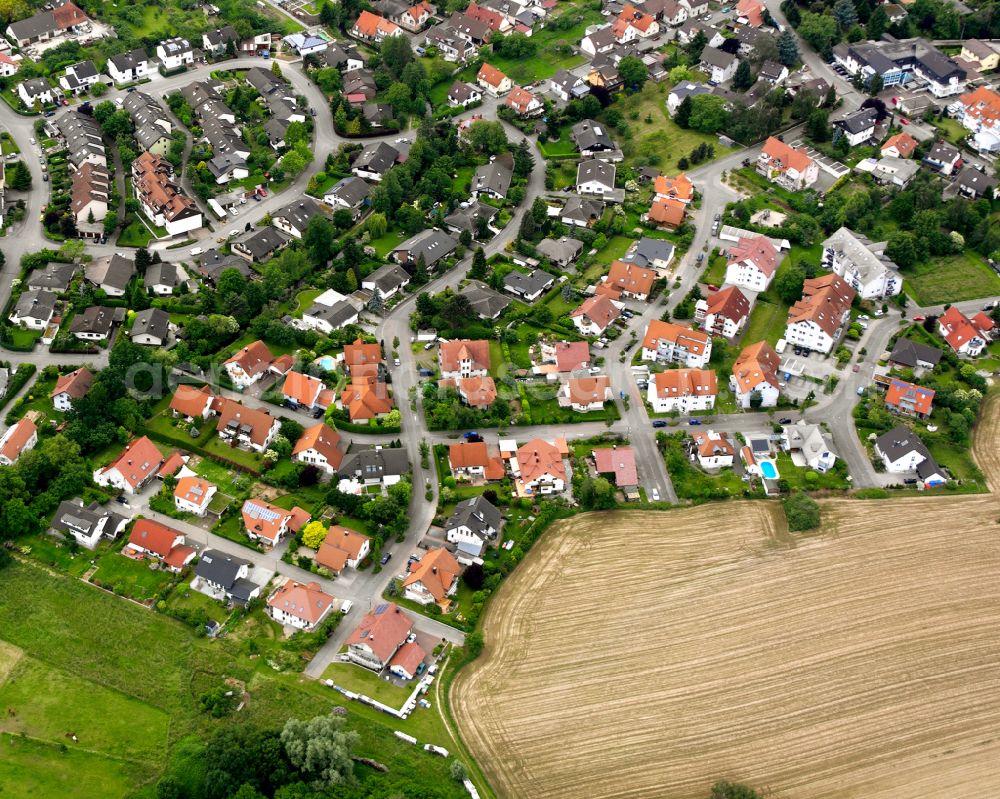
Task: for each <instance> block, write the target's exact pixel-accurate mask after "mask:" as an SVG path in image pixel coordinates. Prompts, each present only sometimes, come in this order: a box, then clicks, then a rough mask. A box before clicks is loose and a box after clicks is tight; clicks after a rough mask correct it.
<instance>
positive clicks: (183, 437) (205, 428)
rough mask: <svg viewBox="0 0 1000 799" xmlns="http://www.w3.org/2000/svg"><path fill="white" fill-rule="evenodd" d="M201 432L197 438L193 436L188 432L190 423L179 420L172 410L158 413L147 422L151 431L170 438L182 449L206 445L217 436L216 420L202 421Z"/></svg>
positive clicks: (147, 426)
mask: <svg viewBox="0 0 1000 799" xmlns="http://www.w3.org/2000/svg"><path fill="white" fill-rule="evenodd" d="M200 425H201V426H200V428H199V429H200V433H199V435H198V437H197V438H191V436H190V434H189V433H188V425H187V424H185V423H184V421H183V420H177V419H175V418H174V417H173V415H172V414H171V413H170V411H163V412H162V413H158V414H157V415H156V416H154V417H153V418H152V419H150V420H149V421H147V422H146V424H145V427H146V429H147V430H149V431H151V432H155V433H158V434H159V435H161V436H165V437H166V438H169V439H170V441H172V442H173V443H174V444H176V445H177V446H178V447H180V448H181V449H184V448H186V447H191V446H197V447H204V446H205V444H207V443H208V441H209V440H210V439H212V438H215V425H216V422H215V420H214V419H213V420H209V421H207V422H200Z"/></svg>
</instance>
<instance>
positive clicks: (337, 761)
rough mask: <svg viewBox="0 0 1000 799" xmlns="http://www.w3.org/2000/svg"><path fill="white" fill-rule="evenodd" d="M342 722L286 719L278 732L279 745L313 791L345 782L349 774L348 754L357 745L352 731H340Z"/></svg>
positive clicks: (320, 718)
mask: <svg viewBox="0 0 1000 799" xmlns="http://www.w3.org/2000/svg"><path fill="white" fill-rule="evenodd" d="M343 724H344V720H343V719H342V718H339V717H338V716H334V715H333V714H330V715H328V716H317V717H316V718H313V719H310V720H309V721H300V720H299V719H289V720H288V721H287V722H285V727H284V729H283V730H282V731H281V743H282V745H283V746H284V747H285V753H286V754H287V755H288V759H289V761H291V763H292V765H293V766H295V767H296V768H297V769H298V770H299V771H300V772H301V773H302V775H303V776H305V777H307V778H311V780H312V782H313V786H314V787H316V788H320V789H322V788H327V787H330V786H333V785H339V784H341V783H344V782H348V781H349V780H350V779H351V777H352V774H353V770H354V763H353V761H352V760H351V752H352V750H353V749H354V747H355V746H356V745H357V743H358V740H359V738H358V734H357V733H356V732H346V731H344V730H343V729H342V727H343Z"/></svg>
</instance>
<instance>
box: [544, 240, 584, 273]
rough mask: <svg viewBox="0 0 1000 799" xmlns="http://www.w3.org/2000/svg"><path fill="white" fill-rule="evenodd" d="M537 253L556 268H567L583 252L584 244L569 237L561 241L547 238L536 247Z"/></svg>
mask: <svg viewBox="0 0 1000 799" xmlns="http://www.w3.org/2000/svg"><path fill="white" fill-rule="evenodd" d="M535 252H536V253H538V255H539V256H540V257H541V258H547V259H548V260H549V261H550V262H551V263H552V264H554V265H555V266H562V267H565V266H569V265H570V264H571V263H574V262H575V261H576V259H577V258H578V257H579V256H580V253H581V252H583V242H582V241H580V240H579V239H574V238H570V237H568V236H563V237H562V238H559V239H549V238H545V239H542V240H541V241H540V242H538V244H537V245H535Z"/></svg>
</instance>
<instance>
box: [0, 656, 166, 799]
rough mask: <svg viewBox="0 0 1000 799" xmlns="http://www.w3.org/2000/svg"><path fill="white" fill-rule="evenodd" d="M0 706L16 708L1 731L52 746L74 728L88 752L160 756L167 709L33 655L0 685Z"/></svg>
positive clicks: (157, 759) (158, 759) (152, 760)
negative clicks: (50, 664) (21, 734)
mask: <svg viewBox="0 0 1000 799" xmlns="http://www.w3.org/2000/svg"><path fill="white" fill-rule="evenodd" d="M0 706H2V707H4V708H9V709H13V710H14V711H15V713H16V715H14V716H11V715H10V713H9V711H8V712H7V713H5V714H4V717H3V718H2V719H0V730H3V731H4V732H12V733H22V732H23V733H25V734H26V735H29V736H30V737H32V738H35V739H40V740H43V741H47V742H49V743H52V744H56V745H58V744H60V743H64V742H66V733H67V732H75V733H76V735H77V737H78V738H79V739H80V740H79V742H78V744H77V745H78V746H79V747H80V748H82V749H86V750H88V751H90V752H95V753H99V754H102V755H107V756H109V757H113V758H121V759H123V760H133V761H140V762H142V763H147V764H150V765H155V764H160V765H162V764H163V763H164V761H165V752H166V745H167V733H168V728H169V724H170V717H169V715H168V714H167V713H165V712H164V711H162V710H159V709H157V708H155V707H152V706H151V705H147V704H145V703H144V702H140V701H138V700H136V699H133V698H131V697H129V696H127V695H125V694H122V693H119V692H118V691H113V690H111V689H109V688H104V687H103V686H101V685H96V684H94V683H92V682H90V681H89V680H85V679H82V678H80V677H79V676H77V675H75V674H73V673H70V672H65V671H62V670H60V669H56V668H53V667H51V666H48V665H46V664H44V663H42V662H40V661H38V660H35V659H33V658H23V659H22V660H21V661H20V662H19V663H18V664H17V666H16V667H15V669H14V671H13V672H12V673H11V674H10V676H9V677H8V678H7V681H6V682H5V683H3V684H2V685H0ZM95 707H98V708H100V709H101V712H100V714H97V715H95V714H94V712H93V708H95ZM5 793H6V792H5Z"/></svg>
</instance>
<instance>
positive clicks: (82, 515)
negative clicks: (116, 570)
mask: <svg viewBox="0 0 1000 799" xmlns="http://www.w3.org/2000/svg"><path fill="white" fill-rule="evenodd" d="M128 523H129V519H128V518H126V517H125V516H119V515H118V514H117V513H115V512H113V511H110V510H108V509H107V508H105V507H103V506H102V505H100V504H99V503H97V502H92V503H90V504H89V505H84V504H83V500H82V499H79V498H77V499H72V500H69V499H68V500H65V501H63V502H60V503H59V507H58V508H56V514H55V516H53V517H52V523H51V524H50V525H49V527H50V528H51V529H52V530H55V531H56V532H57V533H62V534H63V535H64V536H66V535H69V536H72V537H73V538H74V539H75V540H76V542H77V543H78V544H79V545H80V546H82V547H86V548H87V549H93V548H94V547H96V546H97V544H98V542H99V541H100V540H101V538H108V539H110V540H114V539H115V538H117V537H118V534H119V533H120V532H121V531H122V530H124V529H125V526H126V525H127V524H128Z"/></svg>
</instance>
